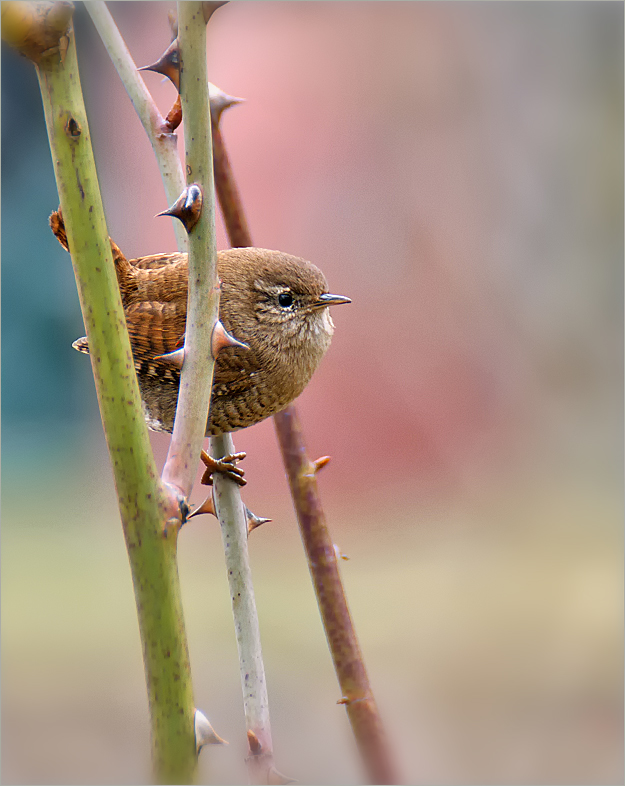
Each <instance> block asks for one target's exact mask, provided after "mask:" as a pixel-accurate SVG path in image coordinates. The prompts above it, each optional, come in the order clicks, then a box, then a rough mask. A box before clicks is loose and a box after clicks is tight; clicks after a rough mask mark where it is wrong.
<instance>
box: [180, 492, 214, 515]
mask: <svg viewBox="0 0 625 786" xmlns="http://www.w3.org/2000/svg"><path fill="white" fill-rule="evenodd" d="M202 513H210V514H211V515H213V516H217V512H216V511H215V501H214V499H213V495H212V493H211V494H209V495H208V497H206V499H205V500H204V502H202V504H201V505H200V507H199V508H196V509H195V510H194V511H193V512H192V513H189V514H188V515H187V521H188V520H189V519H192V518H193V517H194V516H201V515H202Z"/></svg>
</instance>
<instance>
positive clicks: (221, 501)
mask: <svg viewBox="0 0 625 786" xmlns="http://www.w3.org/2000/svg"><path fill="white" fill-rule="evenodd" d="M93 6H98V7H99V10H98V17H99V19H100V20H102V21H100V22H99V23H98V24H97V26H98V30H99V32H100V34H101V35H102V37H103V40H104V43H105V46H106V48H107V49H108V51H109V54H110V55H111V57H112V59H113V62H114V63H115V65H116V67H117V70H118V72H119V75H120V77H121V78H122V81H123V82H124V85H125V87H126V89H127V91H128V92H129V93H130V94H131V96H132V95H133V94H135V93H138V94H139V95H140V98H139V99H138V100H137V101H134V100H133V104H134V106H135V109H136V111H137V113H138V114H139V117H140V119H141V121H142V123H143V126H144V128H145V130H146V133H147V134H148V136H150V138H151V140H152V144H153V148H154V152H155V155H156V157H157V159H158V161H159V166H160V168H161V173H162V174H163V182H164V183H165V189H166V191H167V196H168V201H169V203H170V204H172V203H173V202H174V201H175V199H176V197H177V196H178V194H179V193H180V192H181V191H182V188H183V175H182V168H181V167H180V165H178V167H177V168H176V167H174V166H166V164H165V163H164V162H163V161H162V156H163V155H166V154H167V148H163V146H157V145H156V144H154V141H153V136H154V129H155V127H157V126H158V124H155V123H151V121H150V118H151V117H154V116H155V115H154V113H155V111H156V112H157V111H158V110H156V108H155V106H154V102H153V100H152V97H151V96H150V94H149V93H148V92H147V90H145V86H144V84H143V81H142V80H141V78H140V76H139V74H138V73H137V69H136V66H135V64H134V62H133V60H132V58H131V56H130V53H129V52H128V50H127V48H126V47H125V44H124V45H123V47H122V46H120V42H121V43H122V44H123V39H122V38H121V35H120V34H119V32H118V31H117V28H116V26H115V23H114V21H113V20H112V18H111V16H110V14H109V12H108V9H107V8H106V6H105V5H104V3H101V2H94V3H91V4H89V6H88V8H89V9H90V13H91V14H92V16H94V14H93V11H91V8H92V7H93ZM94 21H95V19H94ZM104 22H106V23H104ZM112 31H114V33H113V32H112ZM137 83H140V84H139V86H137ZM144 102H147V103H149V104H150V105H151V107H146V106H143V104H144ZM220 116H221V112H220V111H218V112H216V113H215V117H216V118H217V121H218V119H219V117H220ZM159 117H160V115H159ZM159 122H160V121H159ZM187 122H188V121H187V120H186V115H185V125H186V124H187ZM212 133H213V136H214V135H216V134H219V129H218V126H217V125H216V123H213V124H212ZM157 136H158V135H157ZM220 150H221V152H222V154H224V155H225V149H224V148H223V145H221V146H220ZM215 155H216V149H215V147H213V160H214V166H215V174H216V175H217V173H218V172H221V171H223V166H221V167H220V166H219V165H218V163H217V161H216V160H215ZM178 162H179V159H178ZM231 183H234V181H233V180H231ZM240 215H241V216H242V215H243V212H242V211H241V212H240ZM245 231H247V228H246V227H245ZM185 240H186V237H185ZM181 250H182V249H181ZM227 440H228V443H229V447H228V449H227V450H226V451H225V452H223V451H222V450H221V446H222V445H223V443H220V442H218V443H217V444H215V443H214V442H213V441H211V449H212V451H213V453H214V455H215V456H217V457H220V456H223V455H225V454H226V453H228V452H234V446H233V444H232V438H231V437H230V436H229V435H228V437H227ZM214 487H215V496H216V499H217V509H218V515H219V518H220V522H221V524H222V534H223V537H224V542H233V543H236V544H237V547H236V549H229V552H227V553H226V562H227V566H228V578H229V580H230V581H231V586H230V590H231V594H232V597H233V598H234V597H235V596H236V597H237V598H238V593H239V592H240V593H241V600H240V602H237V603H236V604H234V603H233V615H234V619H235V630H236V635H237V644H238V647H239V660H240V669H241V680H242V687H243V691H244V696H245V699H244V706H245V715H246V723H247V730H248V734H249V733H250V732H251V733H252V735H254V737H256V739H258V741H259V743H260V745H261V750H260V751H258V750H257V749H254V750H252V746H250V756H249V757H248V768H249V771H250V777H251V779H252V781H253V782H255V783H267V781H268V777H274V778H278V779H279V777H280V776H279V774H277V773H276V774H275V775H274V776H272V775H271V773H270V771H271V770H273V746H272V741H271V731H270V724H269V714H268V705H267V689H266V683H265V674H264V666H263V661H262V653H261V647H260V637H259V633H258V631H259V628H258V615H257V612H256V603H255V599H254V589H253V586H252V583H251V576H250V569H249V556H248V552H247V518H246V516H245V511H244V508H243V506H242V504H241V499H240V493H239V490H238V488H237V486H236V485H235V484H233V483H232V482H231V481H229V480H228V479H227V478H225V477H223V476H222V475H220V474H217V475H216V476H215V478H214ZM229 531H230V532H231V533H232V535H231V536H230V535H229V534H228V532H229ZM242 532H245V535H246V537H245V539H243V540H242V539H241V537H240V533H242ZM233 577H236V581H237V582H238V586H237V589H236V592H235V589H234V586H233V583H232V582H233V581H234V580H235V579H234V578H233ZM249 663H252V664H254V668H253V669H252V670H251V671H250V670H249V669H248V664H249ZM249 740H250V737H249V736H248V741H249Z"/></svg>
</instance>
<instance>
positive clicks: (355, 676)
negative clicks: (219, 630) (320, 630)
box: [213, 126, 399, 784]
mask: <svg viewBox="0 0 625 786" xmlns="http://www.w3.org/2000/svg"><path fill="white" fill-rule="evenodd" d="M213 155H214V159H215V186H216V190H217V196H218V198H219V204H220V207H221V210H222V213H223V215H224V222H225V224H226V229H227V231H228V236H229V238H230V242H231V244H232V245H233V246H239V247H247V246H252V245H253V244H252V238H251V235H250V232H249V229H248V226H247V221H246V219H245V214H244V211H243V205H242V202H241V198H240V196H239V191H238V189H237V186H236V183H235V181H234V176H233V172H232V167H231V166H230V161H229V159H228V155H227V152H226V148H225V144H224V141H223V137H222V135H221V132H220V131H219V129H218V128H216V127H215V126H213ZM273 421H274V425H275V428H276V433H277V436H278V442H279V443H280V448H281V451H282V459H283V461H284V466H285V468H286V472H287V476H288V478H289V485H290V488H291V495H292V497H293V504H294V506H295V510H296V512H297V518H298V522H299V527H300V533H301V536H302V540H303V542H304V547H305V549H306V554H307V557H308V566H309V569H310V573H311V576H312V580H313V584H314V586H315V593H316V595H317V603H318V604H319V610H320V612H321V617H322V620H323V625H324V628H325V632H326V637H327V639H328V644H329V647H330V652H331V654H332V660H333V662H334V668H335V671H336V675H337V677H338V680H339V684H340V686H341V693H342V699H341V703H343V704H345V707H346V710H347V714H348V717H349V720H350V723H351V726H352V730H353V733H354V737H355V738H356V741H357V744H358V748H359V750H360V755H361V757H362V759H363V762H364V764H365V767H366V770H367V774H368V776H369V779H370V781H371V782H372V783H381V784H390V783H398V782H399V781H398V776H397V774H396V769H395V765H394V762H393V757H392V754H391V751H390V747H389V744H388V741H387V738H386V736H385V734H384V730H383V727H382V722H381V719H380V715H379V712H378V708H377V705H376V703H375V699H374V698H373V693H372V691H371V686H370V683H369V678H368V676H367V671H366V668H365V665H364V661H363V658H362V654H361V652H360V647H359V645H358V638H357V636H356V631H355V629H354V625H353V622H352V619H351V616H350V614H349V609H348V606H347V600H346V598H345V592H344V590H343V584H342V581H341V576H340V574H339V570H338V564H337V560H336V554H335V550H334V543H333V540H332V537H331V535H330V532H329V530H328V527H327V525H326V521H325V516H324V513H323V508H322V505H321V500H320V498H319V493H318V490H317V482H316V479H315V467H314V465H313V463H312V462H311V461H310V459H309V458H308V457H307V455H306V447H305V444H304V440H303V435H302V431H301V427H300V424H299V420H298V418H297V411H296V408H295V406H294V405H293V404H291V405H289V406H288V407H287V408H286V409H284V410H283V411H282V412H279V413H277V414H276V415H274V417H273Z"/></svg>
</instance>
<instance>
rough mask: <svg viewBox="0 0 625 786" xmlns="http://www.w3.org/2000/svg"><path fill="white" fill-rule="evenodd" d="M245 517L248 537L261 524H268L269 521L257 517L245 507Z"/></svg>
mask: <svg viewBox="0 0 625 786" xmlns="http://www.w3.org/2000/svg"><path fill="white" fill-rule="evenodd" d="M245 517H246V518H247V534H248V535H249V534H250V532H252V530H255V529H257V528H258V527H260V526H261V525H262V524H268V523H269V522H270V521H271V519H264V518H261V517H260V516H257V515H256V514H255V513H252V511H251V510H250V509H249V508H248V507H247V505H246V506H245Z"/></svg>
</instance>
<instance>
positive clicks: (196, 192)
mask: <svg viewBox="0 0 625 786" xmlns="http://www.w3.org/2000/svg"><path fill="white" fill-rule="evenodd" d="M201 213H202V189H201V188H200V186H199V185H198V184H197V183H192V184H191V185H190V186H187V187H186V188H185V190H184V191H183V192H182V194H180V196H179V197H178V199H177V200H176V201H175V202H174V204H173V205H172V206H171V207H169V208H167V210H163V212H162V213H157V214H156V217H157V218H158V216H172V217H173V218H177V219H179V220H180V221H181V222H182V223H183V224H184V228H185V229H186V230H187V233H189V232H191V230H192V229H193V227H194V226H195V225H196V224H197V222H198V221H199V219H200V214H201Z"/></svg>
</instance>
